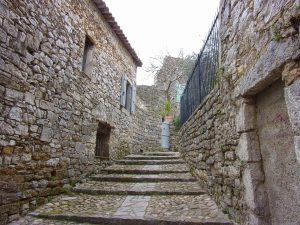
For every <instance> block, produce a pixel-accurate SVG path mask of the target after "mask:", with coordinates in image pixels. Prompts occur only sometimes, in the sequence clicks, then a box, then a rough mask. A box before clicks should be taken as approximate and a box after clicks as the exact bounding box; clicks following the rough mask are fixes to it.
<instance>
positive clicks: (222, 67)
mask: <svg viewBox="0 0 300 225" xmlns="http://www.w3.org/2000/svg"><path fill="white" fill-rule="evenodd" d="M224 71H225V68H224V66H221V67H219V68H218V70H217V72H216V76H215V83H219V82H220V81H221V76H222V75H223V74H224Z"/></svg>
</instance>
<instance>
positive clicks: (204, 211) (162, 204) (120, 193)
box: [10, 153, 232, 225]
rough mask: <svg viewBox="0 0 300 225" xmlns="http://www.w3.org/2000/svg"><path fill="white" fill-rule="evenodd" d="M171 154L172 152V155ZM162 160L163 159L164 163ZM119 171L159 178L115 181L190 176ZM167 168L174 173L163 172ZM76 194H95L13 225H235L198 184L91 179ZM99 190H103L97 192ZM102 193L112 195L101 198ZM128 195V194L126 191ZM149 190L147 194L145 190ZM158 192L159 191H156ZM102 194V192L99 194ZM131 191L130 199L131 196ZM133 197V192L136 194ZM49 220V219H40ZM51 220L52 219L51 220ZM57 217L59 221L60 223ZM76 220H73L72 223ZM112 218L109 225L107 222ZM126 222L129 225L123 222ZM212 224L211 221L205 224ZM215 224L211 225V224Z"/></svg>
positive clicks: (58, 202)
mask: <svg viewBox="0 0 300 225" xmlns="http://www.w3.org/2000/svg"><path fill="white" fill-rule="evenodd" d="M168 154H170V153H168ZM162 160H163V161H164V159H162ZM111 168H113V169H116V170H128V169H129V170H130V169H131V170H147V171H148V172H149V171H150V172H151V171H155V174H151V173H150V174H140V173H138V172H137V173H136V174H134V173H133V174H122V173H121V172H120V173H119V172H118V174H114V173H113V174H110V172H109V170H107V173H108V174H107V175H103V176H115V177H118V176H119V177H140V178H143V177H151V178H157V177H159V178H164V177H176V178H179V179H180V178H181V179H182V178H186V177H191V176H190V175H188V174H186V173H182V172H176V171H186V170H188V168H187V166H186V165H183V164H178V165H171V164H164V165H114V166H111V167H110V169H111ZM162 170H165V171H166V170H168V171H173V172H174V171H175V173H161V174H157V171H162ZM75 189H77V192H84V193H91V194H83V193H80V194H74V195H72V196H67V195H60V196H57V197H56V198H54V199H53V200H52V201H51V202H50V203H47V204H45V205H43V206H41V207H40V208H38V209H37V210H36V211H35V212H33V213H32V214H31V216H27V217H25V218H22V219H20V220H19V221H16V222H14V223H11V224H10V225H80V224H82V225H89V223H80V222H78V221H86V222H89V221H90V222H91V219H92V221H94V222H95V221H96V222H97V224H100V225H101V223H102V224H110V225H114V224H116V225H117V224H123V223H125V224H139V225H143V224H153V225H154V224H163V225H166V224H169V222H170V221H171V223H172V224H174V223H173V222H176V224H177V222H178V224H181V225H184V224H185V223H187V222H189V221H190V222H193V223H195V224H197V223H199V224H202V225H208V224H212V223H213V224H214V225H232V223H230V222H229V220H228V219H227V217H226V216H225V215H224V214H223V213H222V212H221V211H220V210H219V209H218V207H217V205H216V204H215V203H214V201H213V200H212V199H211V197H210V196H208V195H207V194H205V191H203V189H202V188H201V187H200V185H199V184H198V183H197V182H188V181H181V182H178V181H167V180H164V181H163V182H124V181H123V182H116V181H95V180H88V181H86V182H85V183H82V184H77V185H76V187H75ZM99 190H100V192H99ZM102 190H104V191H106V193H109V194H103V193H104V192H101V191H102ZM127 191H128V193H127ZM146 191H147V192H146ZM154 192H155V193H154ZM100 193H102V194H100ZM129 193H130V195H128V194H129ZM132 193H134V194H132ZM45 216H46V217H47V218H48V219H44V218H38V217H45ZM49 217H50V218H52V219H49ZM57 219H59V220H57ZM68 220H72V221H68ZM108 220H109V223H108ZM125 220H126V221H127V222H125ZM206 222H208V223H206ZM211 222H212V223H211Z"/></svg>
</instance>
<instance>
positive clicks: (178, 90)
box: [176, 84, 185, 103]
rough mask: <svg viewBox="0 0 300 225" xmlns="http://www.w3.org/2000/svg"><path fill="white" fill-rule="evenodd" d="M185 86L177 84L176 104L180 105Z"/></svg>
mask: <svg viewBox="0 0 300 225" xmlns="http://www.w3.org/2000/svg"><path fill="white" fill-rule="evenodd" d="M184 88H185V85H183V84H176V102H177V103H180V99H181V96H182V93H183V91H184Z"/></svg>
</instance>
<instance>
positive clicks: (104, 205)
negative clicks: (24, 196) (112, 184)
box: [35, 194, 126, 215]
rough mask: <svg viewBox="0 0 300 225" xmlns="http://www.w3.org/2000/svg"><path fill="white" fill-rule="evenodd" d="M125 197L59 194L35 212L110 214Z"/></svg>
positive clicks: (51, 213)
mask: <svg viewBox="0 0 300 225" xmlns="http://www.w3.org/2000/svg"><path fill="white" fill-rule="evenodd" d="M125 198H126V196H118V195H85V194H79V195H75V196H72V197H68V196H59V197H57V198H55V199H54V200H53V201H52V202H51V203H47V204H46V205H44V206H43V207H41V208H39V209H37V210H36V211H35V212H36V213H42V214H47V215H53V214H68V215H97V214H100V215H111V214H112V213H113V212H115V211H116V210H117V209H118V208H119V207H120V206H121V204H122V202H123V201H124V200H125Z"/></svg>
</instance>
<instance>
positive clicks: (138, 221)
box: [29, 213, 233, 225]
mask: <svg viewBox="0 0 300 225" xmlns="http://www.w3.org/2000/svg"><path fill="white" fill-rule="evenodd" d="M29 215H30V216H33V217H39V218H45V219H52V220H66V221H75V222H80V223H92V224H105V225H120V224H122V225H132V224H135V225H155V224H159V225H233V223H231V222H228V221H217V222H216V221H209V220H208V221H200V220H196V219H189V220H187V219H184V220H178V219H177V220H172V219H170V218H159V219H158V218H151V217H149V218H147V217H140V218H138V217H134V218H132V217H125V216H118V217H116V216H107V215H64V214H52V215H48V214H42V213H30V214H29Z"/></svg>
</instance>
